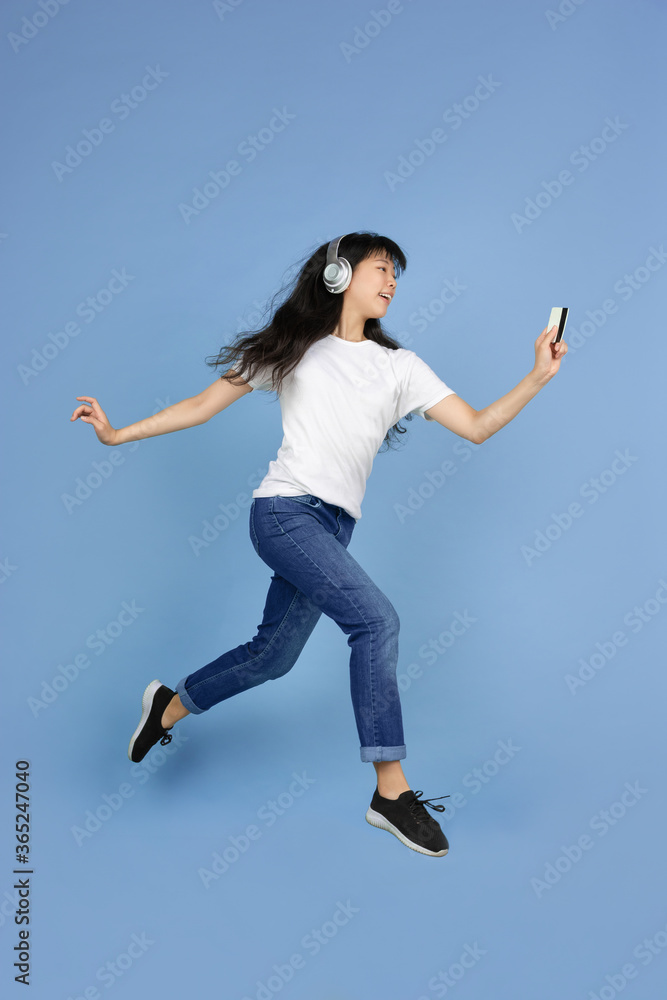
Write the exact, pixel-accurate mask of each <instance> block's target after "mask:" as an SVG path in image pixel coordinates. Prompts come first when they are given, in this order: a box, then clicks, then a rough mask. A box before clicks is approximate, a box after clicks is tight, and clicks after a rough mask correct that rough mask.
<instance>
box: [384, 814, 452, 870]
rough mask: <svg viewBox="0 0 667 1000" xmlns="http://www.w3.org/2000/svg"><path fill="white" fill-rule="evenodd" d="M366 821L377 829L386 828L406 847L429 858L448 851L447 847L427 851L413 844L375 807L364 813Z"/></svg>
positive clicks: (439, 856)
mask: <svg viewBox="0 0 667 1000" xmlns="http://www.w3.org/2000/svg"><path fill="white" fill-rule="evenodd" d="M366 822H367V823H370V825H371V826H376V827H377V828H378V830H387V831H388V832H389V833H393V835H394V836H395V837H398V839H399V840H400V842H401V843H402V844H405V846H406V847H409V848H410V849H411V850H413V851H419V853H420V854H428V855H429V857H431V858H442V857H444V856H445V854H447V853H448V851H449V848H448V847H446V848H445V850H444V851H428V850H427V849H426V848H425V847H420V846H419V844H414V843H413V842H412V841H411V840H408V838H407V837H406V836H405V834H404V833H401V831H400V830H399V829H398V827H396V826H394V824H393V823H390V822H389V820H388V819H387V818H386V817H385V816H383V815H382V813H379V812H376V811H375V809H371V808H370V807H369V809H368V812H367V813H366Z"/></svg>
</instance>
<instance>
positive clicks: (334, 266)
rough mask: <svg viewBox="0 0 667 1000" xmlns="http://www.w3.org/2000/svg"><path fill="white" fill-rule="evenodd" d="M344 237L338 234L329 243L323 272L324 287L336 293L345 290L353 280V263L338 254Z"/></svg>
mask: <svg viewBox="0 0 667 1000" xmlns="http://www.w3.org/2000/svg"><path fill="white" fill-rule="evenodd" d="M342 239H343V237H342V236H338V237H337V238H336V239H335V240H332V241H331V243H330V244H329V246H328V248H327V262H326V265H325V268H324V271H323V272H322V278H323V280H324V287H325V288H326V290H327V291H328V292H333V294H334V295H338V294H339V293H340V292H344V291H345V289H346V288H347V287H348V285H349V284H350V282H351V281H352V265H351V264H350V262H349V260H345V258H344V257H339V256H338V247H339V244H340V241H341V240H342Z"/></svg>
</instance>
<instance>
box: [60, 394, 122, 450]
mask: <svg viewBox="0 0 667 1000" xmlns="http://www.w3.org/2000/svg"><path fill="white" fill-rule="evenodd" d="M76 398H77V399H85V400H86V403H82V404H81V406H77V408H76V410H75V411H74V413H73V414H72V416H71V417H70V421H72V420H77V419H79V418H80V419H81V420H83V421H84V423H86V424H92V426H93V427H94V429H95V433H96V434H97V437H98V439H99V440H100V441H101V442H102V444H110V445H111V444H117V443H118V442H117V438H118V431H117V430H115V429H114V428H113V427H112V426H111V424H110V423H109V420H108V417H107V415H106V413H105V412H104V410H103V409H102V407H101V406H100V404H99V403H98V402H97V400H96V399H95V397H94V396H77V397H76Z"/></svg>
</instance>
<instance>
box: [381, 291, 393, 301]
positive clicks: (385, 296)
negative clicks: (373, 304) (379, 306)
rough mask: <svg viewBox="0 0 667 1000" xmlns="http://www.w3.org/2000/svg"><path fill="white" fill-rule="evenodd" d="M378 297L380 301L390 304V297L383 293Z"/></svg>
mask: <svg viewBox="0 0 667 1000" xmlns="http://www.w3.org/2000/svg"><path fill="white" fill-rule="evenodd" d="M379 295H380V298H381V299H384V300H385V302H391V296H390V295H387V294H385V292H380V293H379Z"/></svg>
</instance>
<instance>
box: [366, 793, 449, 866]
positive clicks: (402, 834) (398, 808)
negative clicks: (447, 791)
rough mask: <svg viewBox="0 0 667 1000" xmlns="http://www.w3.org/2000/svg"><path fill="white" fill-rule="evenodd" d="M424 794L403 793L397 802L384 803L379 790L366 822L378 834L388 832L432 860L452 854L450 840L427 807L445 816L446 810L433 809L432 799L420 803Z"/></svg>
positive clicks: (374, 796)
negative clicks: (381, 831)
mask: <svg viewBox="0 0 667 1000" xmlns="http://www.w3.org/2000/svg"><path fill="white" fill-rule="evenodd" d="M421 794H422V793H421V791H418V792H413V791H412V789H411V788H409V789H408V790H407V791H405V792H401V794H400V795H399V796H398V798H397V799H385V798H383V797H382V795H380V793H379V792H378V790H377V787H376V789H375V792H374V794H373V798H372V799H371V804H370V807H369V809H368V812H367V813H366V822H368V823H370V824H371V826H376V827H377V828H378V829H379V830H388V831H389V833H393V834H394V836H395V837H398V839H399V840H400V841H401V843H402V844H405V846H406V847H410V848H411V849H412V850H413V851H419V852H420V854H429V855H430V856H431V857H432V858H441V857H442V856H443V855H445V854H446V853H447V851H448V850H449V844H448V842H447V838H446V837H445V835H444V833H443V832H442V830H441V828H440V824H439V823H437V822H436V821H435V820H434V818H433V817H432V816H430V815H429V813H427V812H426V809H425V808H424V807H425V806H429V808H431V809H436V810H437V811H438V812H444V811H445V807H444V806H434V805H432V801H434V800H431V799H420V798H418V796H420V795H421ZM437 798H439V799H448V798H449V795H438V796H437Z"/></svg>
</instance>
